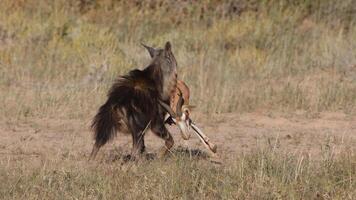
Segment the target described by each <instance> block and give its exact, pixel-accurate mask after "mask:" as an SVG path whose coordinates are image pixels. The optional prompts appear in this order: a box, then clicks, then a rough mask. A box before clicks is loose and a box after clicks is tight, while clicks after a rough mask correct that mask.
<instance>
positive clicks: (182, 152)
mask: <svg viewBox="0 0 356 200" xmlns="http://www.w3.org/2000/svg"><path fill="white" fill-rule="evenodd" d="M120 152H121V151H120V150H118V149H116V150H115V149H114V150H113V151H111V152H110V154H109V157H108V159H107V162H122V163H127V162H131V161H140V160H143V161H152V160H157V159H159V158H158V155H157V153H149V152H146V153H144V154H142V155H141V156H139V157H133V156H132V155H131V154H128V153H120ZM169 158H182V159H194V160H207V159H209V154H208V153H206V152H204V151H202V150H200V149H189V148H185V147H181V146H179V147H177V148H175V149H172V150H171V151H170V152H169V154H167V156H166V157H165V159H169Z"/></svg>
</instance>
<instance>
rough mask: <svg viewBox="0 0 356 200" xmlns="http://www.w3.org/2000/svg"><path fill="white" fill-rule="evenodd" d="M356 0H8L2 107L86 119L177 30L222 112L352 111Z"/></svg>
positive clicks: (187, 59)
mask: <svg viewBox="0 0 356 200" xmlns="http://www.w3.org/2000/svg"><path fill="white" fill-rule="evenodd" d="M355 23H356V2H355V0H343V1H338V0H261V1H258V0H236V1H232V0H226V1H219V0H209V1H194V0H178V1H174V0H166V1H165V0H150V1H137V0H133V1H120V0H71V1H67V0H29V1H25V0H1V1H0V107H1V109H0V119H1V120H10V121H11V120H15V121H16V120H19V119H26V118H32V117H35V118H58V119H62V118H66V119H73V118H76V119H81V118H85V119H90V118H91V117H92V116H93V114H94V113H95V112H96V110H97V108H98V107H99V105H101V104H102V103H103V102H104V101H105V98H106V96H105V95H106V92H107V90H108V88H109V87H110V86H111V83H112V82H113V80H114V79H115V78H116V77H117V76H118V75H121V74H124V73H126V72H128V71H129V70H131V69H134V68H143V67H144V66H146V65H147V64H148V63H149V56H148V53H147V52H146V50H145V49H144V48H143V47H142V46H141V45H140V42H143V43H145V44H147V45H150V46H153V47H162V46H163V44H164V42H166V41H171V42H172V44H173V51H174V54H175V56H176V58H177V61H178V65H179V78H180V79H182V80H184V81H186V82H187V84H188V85H189V86H190V87H191V92H192V95H191V96H192V104H194V105H196V106H197V110H198V112H201V113H204V114H206V115H208V116H211V114H215V113H227V112H240V113H243V112H255V111H261V112H264V111H268V112H270V111H277V112H296V111H303V112H307V113H315V112H320V111H341V112H345V113H349V114H352V113H355V111H356V107H355V106H356V39H355V38H356V26H355Z"/></svg>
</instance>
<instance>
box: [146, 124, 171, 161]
mask: <svg viewBox="0 0 356 200" xmlns="http://www.w3.org/2000/svg"><path fill="white" fill-rule="evenodd" d="M151 130H152V132H153V133H154V134H156V135H157V136H159V137H160V138H162V139H164V140H165V146H164V147H162V149H161V150H160V153H159V157H163V156H165V155H166V154H167V153H168V152H169V150H170V149H171V148H172V147H173V145H174V140H173V137H172V135H171V134H170V133H169V131H168V130H167V128H166V127H165V126H164V124H163V123H159V124H154V125H153V126H152V128H151Z"/></svg>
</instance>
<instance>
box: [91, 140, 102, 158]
mask: <svg viewBox="0 0 356 200" xmlns="http://www.w3.org/2000/svg"><path fill="white" fill-rule="evenodd" d="M100 147H101V145H100V144H99V145H98V144H97V143H95V144H94V145H93V150H92V151H91V154H90V157H89V160H93V159H95V157H96V154H97V153H98V151H99V149H100Z"/></svg>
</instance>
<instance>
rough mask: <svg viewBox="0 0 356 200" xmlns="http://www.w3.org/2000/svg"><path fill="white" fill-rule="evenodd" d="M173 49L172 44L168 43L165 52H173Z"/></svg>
mask: <svg viewBox="0 0 356 200" xmlns="http://www.w3.org/2000/svg"><path fill="white" fill-rule="evenodd" d="M171 49H172V45H171V43H170V42H169V41H168V42H166V45H164V50H166V51H171Z"/></svg>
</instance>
